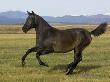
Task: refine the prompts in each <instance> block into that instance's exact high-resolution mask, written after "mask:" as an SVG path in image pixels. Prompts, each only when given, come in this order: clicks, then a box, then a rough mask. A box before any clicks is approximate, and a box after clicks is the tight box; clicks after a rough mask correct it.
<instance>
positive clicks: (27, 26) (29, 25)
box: [22, 11, 37, 33]
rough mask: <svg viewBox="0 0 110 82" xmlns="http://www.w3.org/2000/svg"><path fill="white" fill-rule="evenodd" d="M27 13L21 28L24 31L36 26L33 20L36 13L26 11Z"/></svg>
mask: <svg viewBox="0 0 110 82" xmlns="http://www.w3.org/2000/svg"><path fill="white" fill-rule="evenodd" d="M27 14H28V17H27V19H26V22H25V24H24V26H23V27H22V30H23V32H25V33H27V32H28V31H29V30H30V29H32V28H36V26H37V24H36V21H35V18H36V14H35V13H34V12H33V11H32V13H30V12H28V11H27Z"/></svg>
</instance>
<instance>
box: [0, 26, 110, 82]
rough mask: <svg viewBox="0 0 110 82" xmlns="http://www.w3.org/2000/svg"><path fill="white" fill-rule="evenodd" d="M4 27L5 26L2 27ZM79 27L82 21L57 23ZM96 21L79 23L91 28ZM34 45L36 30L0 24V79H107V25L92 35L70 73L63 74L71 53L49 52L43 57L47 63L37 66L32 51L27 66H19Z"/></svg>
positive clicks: (109, 79)
mask: <svg viewBox="0 0 110 82" xmlns="http://www.w3.org/2000/svg"><path fill="white" fill-rule="evenodd" d="M3 27H4V28H3ZM55 27H57V28H58V27H60V28H61V29H64V28H65V27H69V28H71V27H81V25H56V26H55ZM94 27H95V25H82V28H85V29H88V30H92V29H94ZM34 45H35V34H34V30H32V31H31V32H30V33H29V34H23V33H22V31H21V26H18V25H17V26H6V25H4V26H3V25H1V26H0V82H110V29H109V28H108V29H107V32H106V33H105V34H103V35H102V36H100V37H94V38H93V41H92V43H91V45H90V46H88V47H87V48H86V49H85V50H84V52H83V60H82V61H81V62H80V64H79V65H78V66H77V68H76V69H75V70H74V72H73V74H72V75H68V76H67V75H65V68H66V65H67V64H68V63H70V62H71V61H72V59H73V53H72V52H68V53H62V54H61V53H60V54H58V53H57V54H48V55H46V56H42V57H41V58H42V60H43V61H45V62H47V63H48V64H49V67H43V66H40V65H39V64H38V62H37V60H36V58H35V53H31V54H30V55H29V56H28V57H27V59H26V66H25V67H22V66H21V57H22V56H23V55H24V54H25V52H26V50H27V49H28V48H30V47H33V46H34Z"/></svg>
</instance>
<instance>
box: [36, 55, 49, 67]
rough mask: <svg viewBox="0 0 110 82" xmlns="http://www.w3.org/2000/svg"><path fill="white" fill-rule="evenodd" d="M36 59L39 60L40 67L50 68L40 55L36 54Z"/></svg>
mask: <svg viewBox="0 0 110 82" xmlns="http://www.w3.org/2000/svg"><path fill="white" fill-rule="evenodd" d="M36 58H37V60H38V63H39V64H40V65H43V66H47V67H48V64H47V63H45V62H43V61H42V60H41V59H40V54H38V53H36Z"/></svg>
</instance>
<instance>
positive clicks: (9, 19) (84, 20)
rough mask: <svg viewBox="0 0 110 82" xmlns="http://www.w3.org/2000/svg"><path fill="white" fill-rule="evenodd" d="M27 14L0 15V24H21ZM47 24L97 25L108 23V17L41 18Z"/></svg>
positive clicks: (109, 16)
mask: <svg viewBox="0 0 110 82" xmlns="http://www.w3.org/2000/svg"><path fill="white" fill-rule="evenodd" d="M26 17H27V14H26V13H25V12H21V11H6V12H1V13H0V24H23V23H24V22H25V19H26ZM42 17H43V18H44V19H45V20H46V21H47V22H49V23H63V24H99V23H102V22H108V23H110V15H103V14H97V15H89V16H84V15H80V16H71V15H65V16H62V17H53V16H42Z"/></svg>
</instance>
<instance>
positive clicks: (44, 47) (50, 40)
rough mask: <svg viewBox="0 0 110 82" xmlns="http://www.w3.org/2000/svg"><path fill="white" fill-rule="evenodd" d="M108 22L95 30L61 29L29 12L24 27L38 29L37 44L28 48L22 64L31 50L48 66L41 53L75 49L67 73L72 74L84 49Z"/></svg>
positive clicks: (24, 29) (23, 63)
mask: <svg viewBox="0 0 110 82" xmlns="http://www.w3.org/2000/svg"><path fill="white" fill-rule="evenodd" d="M106 27H107V23H102V24H100V25H99V26H98V27H97V28H96V29H95V30H93V31H91V32H88V31H87V30H85V29H82V28H71V29H66V30H59V29H56V28H54V27H52V26H50V25H49V24H48V23H47V22H46V21H45V20H44V19H43V18H42V17H41V16H39V15H37V14H35V13H34V12H33V11H32V13H30V12H28V17H27V19H26V23H25V24H24V26H23V27H22V30H23V32H25V33H27V32H28V31H29V30H30V29H32V28H35V30H36V46H35V47H33V48H31V49H29V50H27V52H26V54H25V55H24V56H23V57H22V65H23V66H24V65H25V58H26V57H27V55H28V54H29V53H31V52H36V58H37V60H38V62H39V64H40V65H44V66H48V65H47V64H46V63H44V62H43V61H42V60H41V59H40V55H45V54H49V53H66V52H69V51H72V50H74V59H73V62H71V63H70V64H68V66H67V70H66V74H71V73H72V72H73V70H74V69H75V68H76V66H77V64H78V63H79V62H80V61H81V60H82V51H83V50H84V49H85V48H86V47H87V46H88V45H89V44H90V43H91V41H92V37H91V35H93V36H99V35H101V34H103V33H104V32H105V30H106Z"/></svg>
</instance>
